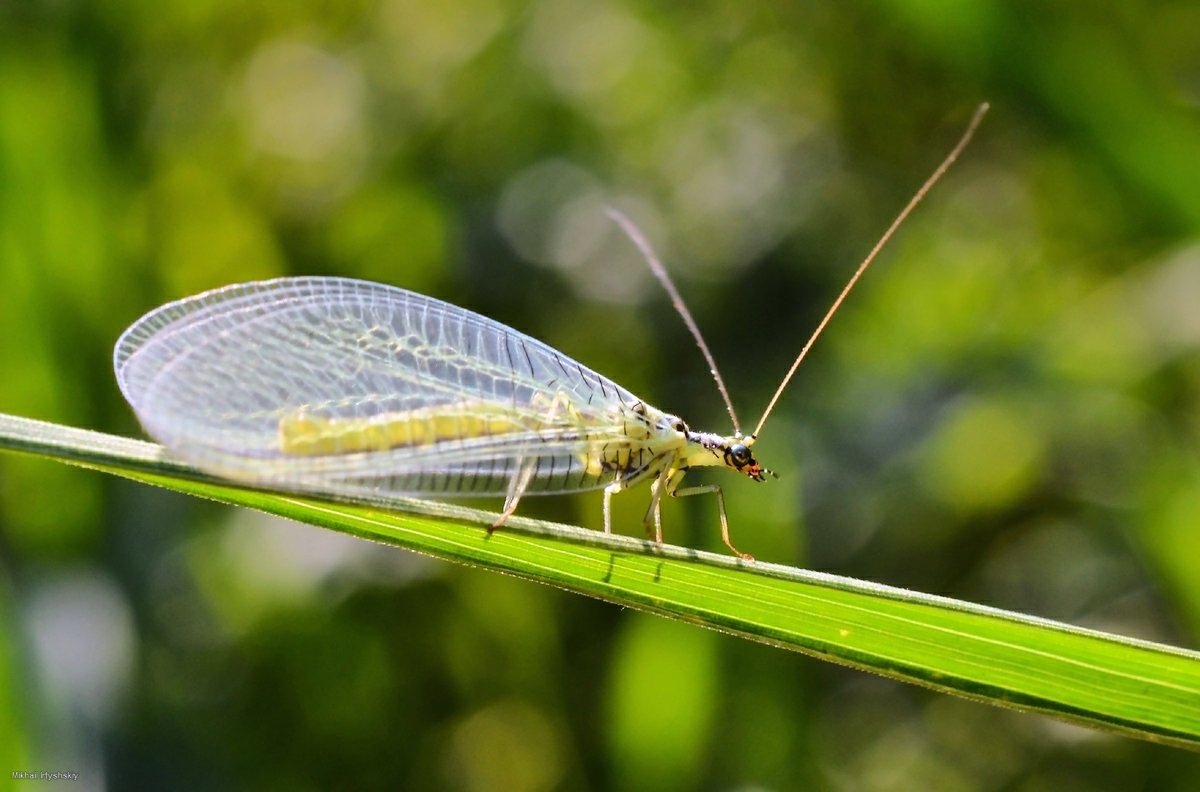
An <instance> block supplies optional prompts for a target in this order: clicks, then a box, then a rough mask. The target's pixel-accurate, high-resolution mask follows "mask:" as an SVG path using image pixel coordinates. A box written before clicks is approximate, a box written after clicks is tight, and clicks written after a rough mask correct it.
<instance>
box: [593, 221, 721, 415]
mask: <svg viewBox="0 0 1200 792" xmlns="http://www.w3.org/2000/svg"><path fill="white" fill-rule="evenodd" d="M605 212H606V213H607V214H608V216H609V217H610V218H612V220H613V221H614V222H615V223H616V224H617V225H619V226H620V227H621V230H622V231H624V232H625V236H627V237H629V239H630V241H631V242H633V244H634V245H636V246H637V249H638V250H639V251H641V254H642V257H643V258H645V259H646V264H647V265H649V267H650V271H651V272H653V273H654V277H656V278H658V282H659V283H661V284H662V287H663V288H664V289H666V290H667V295H668V296H669V297H670V298H671V304H672V305H674V306H675V310H676V311H678V312H679V315H680V316H681V317H683V323H684V324H686V325H687V329H688V332H690V333H691V334H692V338H694V339H696V346H698V347H700V353H701V354H703V355H704V360H705V362H707V363H708V371H709V373H711V374H712V377H713V380H715V381H716V383H717V390H719V391H720V392H721V398H722V399H724V400H725V409H726V411H728V412H729V419H730V420H731V421H733V431H734V433H735V434H736V435H737V436H738V437H741V436H742V425H741V424H740V423H738V418H737V412H735V411H734V409H733V400H732V399H730V398H729V390H728V389H727V388H726V387H725V380H723V379H721V372H720V371H718V370H717V361H716V360H715V359H714V358H713V355H712V352H710V351H709V349H708V344H706V343H704V336H703V335H701V334H700V327H699V326H698V325H697V324H696V320H695V319H693V318H692V312H691V311H689V310H688V307H687V305H686V304H685V303H684V302H683V297H681V296H680V295H679V290H678V289H676V288H675V283H674V282H673V281H672V280H671V276H670V275H668V274H667V268H666V267H664V266H663V265H662V262H661V261H659V260H658V256H656V255H655V253H654V249H653V248H652V247H650V242H649V241H647V239H646V235H645V234H643V233H642V232H641V229H639V228H638V227H637V226H636V225H635V224H634V222H633V221H632V220H630V219H629V218H628V217H627V216H626V215H625V214H624V213H623V212H621V211H620V210H619V209H615V208H613V207H611V206H609V207H605Z"/></svg>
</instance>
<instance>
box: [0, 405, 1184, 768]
mask: <svg viewBox="0 0 1200 792" xmlns="http://www.w3.org/2000/svg"><path fill="white" fill-rule="evenodd" d="M0 449H6V450H10V451H16V452H22V453H26V454H33V455H37V456H40V457H45V458H50V459H55V460H59V461H64V462H68V463H72V464H75V465H79V466H83V467H87V468H91V469H95V470H101V471H105V472H109V473H113V474H115V475H119V476H124V477H126V478H131V479H134V480H137V481H142V482H145V483H150V484H156V485H159V486H163V487H166V488H169V489H174V490H177V491H181V492H186V493H189V494H193V495H198V496H201V497H206V498H210V499H213V500H218V501H221V502H225V503H230V504H233V505H239V506H246V507H249V508H254V509H259V510H261V511H265V512H269V513H272V514H277V515H280V516H284V517H289V518H291V519H295V520H299V521H303V522H308V523H312V524H316V525H320V526H322V527H326V528H330V529H332V530H337V531H341V532H344V533H350V534H352V535H355V536H359V537H362V538H366V539H370V540H373V541H378V542H383V543H386V544H391V545H395V546H398V547H403V548H406V549H409V550H414V551H416V552H420V553H423V554H426V555H430V556H433V557H436V558H441V559H445V560H452V561H458V562H461V563H467V564H471V565H474V566H480V567H485V568H488V569H493V570H497V571H500V572H505V573H508V574H512V575H516V576H519V577H522V578H526V579H530V580H535V581H538V582H541V583H546V584H549V585H553V586H557V587H559V588H563V589H567V590H570V591H574V592H578V593H582V594H586V595H588V596H592V597H596V598H598V599H602V600H605V601H608V602H612V603H616V604H619V605H624V606H628V607H633V608H638V609H641V610H645V611H649V612H653V613H657V614H660V615H664V616H668V617H671V618H676V619H680V620H683V621H687V622H691V623H695V624H699V625H703V626H707V627H710V628H713V629H717V630H720V631H723V632H727V633H731V634H734V635H738V636H742V637H745V638H749V639H751V640H754V641H758V642H761V643H766V644H770V645H773V646H777V647H780V648H786V649H791V650H794V651H799V652H802V653H805V654H808V655H812V656H815V657H820V658H822V659H826V660H829V661H831V662H835V663H840V664H843V665H847V666H851V667H855V668H859V669H862V670H866V671H870V672H873V673H877V674H881V675H884V676H888V677H891V678H895V679H899V680H903V681H908V682H913V683H916V684H919V685H923V686H926V687H930V688H933V689H936V690H940V691H943V692H948V693H951V694H954V695H958V696H962V697H965V698H969V699H973V700H978V701H984V702H988V703H992V704H996V705H999V706H1004V707H1008V708H1011V709H1016V710H1022V711H1036V712H1041V713H1044V714H1048V715H1051V716H1054V717H1057V718H1060V719H1063V720H1067V721H1070V722H1074V723H1077V724H1082V725H1087V726H1091V727H1094V728H1099V729H1104V730H1108V731H1113V732H1117V733H1122V734H1127V735H1130V736H1134V737H1139V738H1142V739H1147V740H1152V741H1156V742H1161V743H1166V744H1170V745H1174V746H1178V747H1184V748H1190V749H1192V750H1200V653H1197V652H1193V651H1188V650H1184V649H1177V648H1174V647H1170V646H1165V645H1161V644H1155V643H1151V642H1147V641H1139V640H1133V639H1128V638H1123V637H1120V636H1116V635H1111V634H1106V633H1101V632H1097V631H1093V630H1085V629H1081V628H1076V627H1072V626H1070V625H1066V624H1061V623H1057V622H1052V621H1049V620H1045V619H1039V618H1036V617H1030V616H1025V615H1022V614H1017V613H1012V612H1007V611H1002V610H998V609H994V608H988V607H985V606H979V605H974V604H971V603H967V602H962V601H957V600H951V599H948V598H943V597H936V596H930V595H925V594H920V593H916V592H911V591H905V590H902V589H896V588H892V587H888V586H881V585H878V584H873V583H869V582H864V581H859V580H854V579H850V578H844V577H839V576H836V575H829V574H825V573H819V572H811V571H807V570H801V569H796V568H793V567H787V566H781V565H777V564H767V563H762V562H758V563H750V564H747V563H744V562H741V561H739V560H738V559H735V558H732V557H727V556H720V555H715V554H711V553H705V552H701V551H696V550H691V549H688V548H681V547H673V546H670V545H667V546H663V547H657V546H655V545H654V544H653V543H651V542H647V541H644V540H638V539H633V538H631V537H627V536H618V535H605V534H603V533H601V532H597V531H591V530H587V529H584V528H578V527H575V526H565V525H559V524H554V523H545V522H540V521H534V520H528V519H517V518H514V519H513V520H512V521H511V522H510V523H509V524H508V525H506V527H505V529H504V530H502V531H497V532H496V533H494V534H490V535H489V534H488V533H487V531H485V530H482V529H481V528H480V526H481V525H483V526H486V525H488V524H490V522H491V521H492V520H494V519H495V515H494V514H491V513H488V512H481V511H477V510H474V509H468V508H464V507H460V506H454V505H449V504H443V503H437V502H432V501H423V500H415V499H408V498H388V499H386V501H381V502H380V503H376V504H372V503H361V504H350V503H344V502H330V501H327V500H321V499H315V498H311V497H308V496H307V495H306V496H304V497H300V496H293V495H284V494H279V493H271V492H265V491H261V490H254V489H250V488H246V487H242V486H238V485H235V484H230V483H228V482H224V481H222V480H219V479H216V478H214V477H211V476H208V475H206V474H203V473H200V472H198V471H196V470H194V469H192V468H190V467H188V466H187V465H185V464H182V463H180V462H177V461H173V460H171V459H170V458H169V457H168V456H167V455H166V453H165V452H164V450H163V449H162V448H161V447H160V446H157V445H154V444H152V443H146V442H143V441H139V440H131V439H128V438H122V437H116V436H113V435H106V434H101V433H97V432H91V431H88V430H83V429H76V428H73V427H67V426H62V425H58V424H51V423H44V422H40V421H34V420H31V419H26V418H20V417H16V416H6V415H3V414H0ZM385 506H386V508H385Z"/></svg>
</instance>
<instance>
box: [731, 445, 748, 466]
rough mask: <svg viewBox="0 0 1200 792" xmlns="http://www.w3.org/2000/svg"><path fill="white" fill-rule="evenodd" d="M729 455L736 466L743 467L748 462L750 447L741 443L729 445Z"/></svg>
mask: <svg viewBox="0 0 1200 792" xmlns="http://www.w3.org/2000/svg"><path fill="white" fill-rule="evenodd" d="M729 456H730V458H731V459H733V464H734V465H736V466H737V467H745V466H746V465H748V464H750V449H749V448H746V446H744V445H742V444H741V443H738V444H737V445H735V446H731V447H730V449H729Z"/></svg>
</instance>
